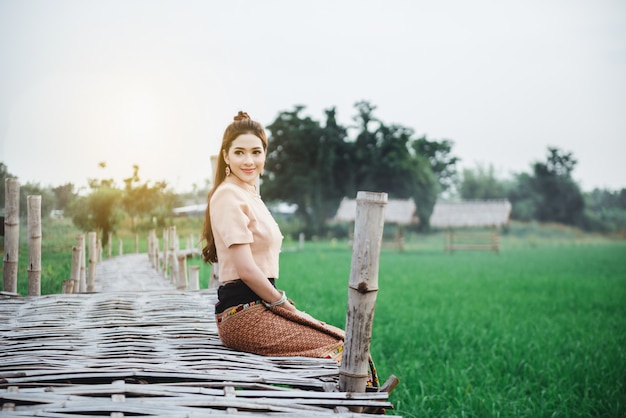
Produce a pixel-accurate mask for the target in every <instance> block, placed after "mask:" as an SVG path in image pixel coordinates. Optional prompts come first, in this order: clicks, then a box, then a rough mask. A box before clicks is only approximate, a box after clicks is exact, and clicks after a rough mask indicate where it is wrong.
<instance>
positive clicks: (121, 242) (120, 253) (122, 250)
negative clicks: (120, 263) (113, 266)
mask: <svg viewBox="0 0 626 418" xmlns="http://www.w3.org/2000/svg"><path fill="white" fill-rule="evenodd" d="M118 241H119V245H118V246H119V251H118V254H119V255H120V256H122V255H123V254H124V242H123V241H122V239H121V238H119V239H118Z"/></svg>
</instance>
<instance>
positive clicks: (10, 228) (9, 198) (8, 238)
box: [3, 178, 20, 293]
mask: <svg viewBox="0 0 626 418" xmlns="http://www.w3.org/2000/svg"><path fill="white" fill-rule="evenodd" d="M4 189H5V195H4V261H3V269H4V272H3V280H4V282H3V290H4V291H5V292H11V293H17V262H18V258H19V250H20V248H19V247H20V182H19V181H18V179H14V178H8V179H5V180H4Z"/></svg>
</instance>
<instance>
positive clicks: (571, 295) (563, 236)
mask: <svg viewBox="0 0 626 418" xmlns="http://www.w3.org/2000/svg"><path fill="white" fill-rule="evenodd" d="M188 226H189V225H188ZM191 227H192V228H191V230H192V231H193V232H195V233H196V234H197V230H194V228H197V225H196V226H194V225H191ZM180 230H181V231H182V230H183V228H181V229H180ZM75 233H76V232H75V231H74V230H71V228H70V229H69V230H68V227H67V225H65V226H63V225H56V226H55V225H52V226H46V227H45V228H44V248H43V262H42V263H43V272H42V292H43V293H55V292H60V289H61V281H62V280H63V278H67V276H68V275H69V265H70V262H71V246H72V245H73V239H74V236H75ZM122 238H123V239H124V251H125V252H131V251H132V250H133V248H134V240H133V239H132V237H131V236H130V234H128V235H126V236H122ZM144 241H145V240H144ZM0 242H1V240H0ZM116 242H117V241H116ZM292 247H293V248H292ZM295 247H296V244H295V243H292V242H289V241H287V242H286V243H285V249H284V251H283V253H282V256H281V274H280V280H279V281H278V286H279V287H281V288H283V289H285V290H286V291H287V294H288V296H289V297H290V298H291V299H293V300H295V301H296V303H297V306H298V308H300V309H301V310H304V311H306V312H308V313H310V314H312V315H314V316H316V317H318V318H319V319H322V320H324V321H326V322H328V323H331V324H334V325H337V326H342V327H343V325H344V324H345V316H346V305H347V285H348V279H349V275H350V264H351V257H352V250H351V248H350V245H349V244H348V243H347V242H342V241H338V242H335V241H322V242H313V243H312V242H307V243H306V244H305V246H304V249H303V250H296V249H295ZM113 248H117V245H115V246H114V247H113ZM442 248H443V237H442V236H441V235H438V234H431V235H427V236H421V235H413V236H410V237H409V239H407V245H406V248H405V250H404V251H402V252H401V251H399V250H398V249H394V248H384V249H383V250H382V254H381V259H380V272H379V288H380V290H379V292H378V295H377V304H376V313H375V319H374V330H373V337H372V343H371V352H372V357H373V358H374V361H375V363H376V366H377V368H378V373H379V375H380V378H381V381H384V380H385V379H386V378H387V377H388V376H389V375H391V374H394V375H396V376H397V377H398V378H399V379H400V382H401V383H400V385H398V387H397V388H396V390H395V391H394V392H393V393H392V395H391V398H390V400H391V402H392V403H393V404H394V406H395V410H394V411H388V414H389V415H394V414H397V415H402V416H404V417H625V416H626V241H624V240H619V239H612V240H611V239H607V238H603V237H588V236H583V235H580V234H578V233H576V232H575V231H571V230H563V231H557V232H555V231H553V230H552V231H551V230H546V229H544V228H536V227H535V228H531V229H528V228H521V229H519V228H518V229H512V231H511V232H510V233H509V234H508V235H505V236H503V238H502V246H501V251H500V252H499V253H494V252H488V251H467V252H456V253H454V254H449V253H445V252H444V251H443V249H442ZM140 250H141V251H145V242H144V243H142V247H141V248H140ZM114 253H115V252H114ZM25 254H27V253H26V250H25V249H24V250H22V255H21V258H20V263H21V264H22V263H23V262H24V260H25V258H26V256H25ZM191 262H192V263H196V264H200V261H199V260H197V259H196V260H193V261H191ZM20 272H21V273H20V274H25V267H24V268H23V267H20ZM208 277H209V268H208V266H204V267H203V268H202V270H201V278H202V279H201V280H202V282H203V287H206V285H207V281H208ZM24 282H25V280H23V278H22V277H20V286H19V291H20V293H22V294H25V293H26V289H25V285H24Z"/></svg>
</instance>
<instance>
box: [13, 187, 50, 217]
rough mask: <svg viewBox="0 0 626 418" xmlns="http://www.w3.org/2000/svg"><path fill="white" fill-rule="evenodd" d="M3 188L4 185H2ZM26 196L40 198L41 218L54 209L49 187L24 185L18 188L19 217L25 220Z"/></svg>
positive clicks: (26, 211) (26, 209)
mask: <svg viewBox="0 0 626 418" xmlns="http://www.w3.org/2000/svg"><path fill="white" fill-rule="evenodd" d="M2 186H3V187H4V185H2ZM27 196H41V216H42V217H46V216H49V215H50V212H51V211H52V209H54V207H55V197H54V193H52V191H51V190H50V188H49V187H42V186H41V185H40V184H39V183H26V184H22V185H21V186H20V216H21V217H23V218H25V217H26V216H27V213H28V204H27V199H26V198H27Z"/></svg>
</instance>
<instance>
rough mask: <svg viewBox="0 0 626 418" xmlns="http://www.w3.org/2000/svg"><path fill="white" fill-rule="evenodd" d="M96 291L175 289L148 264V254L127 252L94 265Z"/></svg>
mask: <svg viewBox="0 0 626 418" xmlns="http://www.w3.org/2000/svg"><path fill="white" fill-rule="evenodd" d="M94 287H95V291H96V292H126V291H128V292H136V291H151V290H166V289H176V287H175V286H174V285H173V284H172V283H170V281H169V279H167V278H165V277H163V274H162V273H159V272H157V271H156V270H155V269H154V268H152V266H151V265H150V261H149V259H148V254H145V253H144V254H128V255H122V256H117V257H113V258H110V259H106V260H102V262H100V263H98V264H97V266H96V281H95V283H94Z"/></svg>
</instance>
